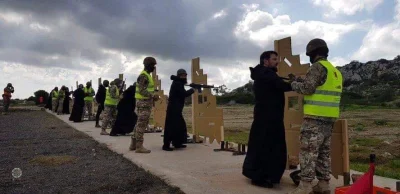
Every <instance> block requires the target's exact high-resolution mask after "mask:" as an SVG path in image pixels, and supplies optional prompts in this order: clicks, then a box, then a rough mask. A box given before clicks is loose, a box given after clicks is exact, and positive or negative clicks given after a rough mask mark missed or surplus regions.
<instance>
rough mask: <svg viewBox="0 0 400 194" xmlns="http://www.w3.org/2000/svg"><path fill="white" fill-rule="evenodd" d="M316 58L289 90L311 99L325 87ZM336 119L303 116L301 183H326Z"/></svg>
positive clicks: (325, 76) (329, 168) (320, 66)
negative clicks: (304, 75) (317, 89)
mask: <svg viewBox="0 0 400 194" xmlns="http://www.w3.org/2000/svg"><path fill="white" fill-rule="evenodd" d="M320 60H326V59H325V58H323V57H320V58H317V59H316V60H315V61H316V62H315V63H313V64H312V66H311V67H310V69H309V70H308V72H307V75H306V77H305V79H304V80H302V81H300V80H297V81H294V82H292V84H291V85H292V89H293V90H294V91H296V92H298V93H300V94H304V95H311V94H313V93H314V92H315V90H316V88H317V87H318V86H321V85H323V84H324V83H325V81H326V78H327V70H326V68H325V67H324V66H323V65H321V64H320V63H319V62H318V61H320ZM335 120H336V119H334V118H328V117H319V116H312V115H304V120H303V124H302V126H301V129H300V156H299V159H300V169H301V173H300V174H299V175H300V177H301V180H302V181H307V182H310V181H312V180H314V177H315V176H317V179H318V180H324V181H329V180H330V174H331V158H330V150H331V149H330V146H331V136H332V130H333V124H334V122H335Z"/></svg>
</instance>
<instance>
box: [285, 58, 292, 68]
mask: <svg viewBox="0 0 400 194" xmlns="http://www.w3.org/2000/svg"><path fill="white" fill-rule="evenodd" d="M284 61H285V62H286V64H288V65H289V67H291V66H292V63H291V62H290V61H289V60H288V59H287V58H285V59H284Z"/></svg>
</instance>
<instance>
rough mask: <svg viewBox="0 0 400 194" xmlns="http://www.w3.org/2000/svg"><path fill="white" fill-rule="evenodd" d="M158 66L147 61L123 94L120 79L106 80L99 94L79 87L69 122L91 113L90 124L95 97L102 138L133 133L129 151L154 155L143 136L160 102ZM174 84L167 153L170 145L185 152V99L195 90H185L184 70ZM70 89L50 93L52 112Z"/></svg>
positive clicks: (168, 114)
mask: <svg viewBox="0 0 400 194" xmlns="http://www.w3.org/2000/svg"><path fill="white" fill-rule="evenodd" d="M156 64H157V61H156V59H155V58H154V57H146V58H145V59H144V61H143V65H144V69H143V71H142V72H141V73H140V74H139V76H138V78H137V82H136V83H134V84H133V85H131V86H129V87H128V88H127V89H126V90H125V91H123V90H122V88H123V83H122V80H120V79H118V78H117V79H115V80H113V81H111V83H109V81H108V80H104V81H103V83H102V84H101V85H100V86H99V88H98V90H97V93H95V92H94V90H93V89H92V87H91V83H90V82H87V84H86V87H84V86H83V85H82V84H80V85H79V86H78V88H77V89H76V90H75V91H74V92H71V93H72V95H73V97H74V104H73V108H72V111H71V115H70V118H69V120H70V121H73V122H82V121H83V118H84V115H85V112H87V113H88V118H89V120H91V116H92V103H93V96H95V100H96V102H97V104H98V108H97V113H96V122H95V127H96V128H101V132H100V134H101V135H110V136H118V135H126V134H129V133H132V132H134V134H133V135H132V136H131V144H130V146H129V150H132V151H135V152H137V153H150V152H151V151H150V150H148V149H146V148H145V147H144V146H143V143H144V137H143V134H144V132H145V131H146V128H147V127H148V125H149V120H150V114H151V111H152V108H153V105H154V102H155V101H157V100H158V99H159V98H160V97H159V96H158V95H157V94H156V91H155V85H154V80H153V78H152V76H151V73H152V72H153V71H154V70H155V66H156ZM171 80H172V81H173V82H172V85H171V88H170V92H169V98H168V106H167V112H166V120H165V129H164V139H163V146H162V149H163V150H165V151H173V149H172V148H171V144H172V145H173V146H174V148H186V145H185V144H186V143H187V127H186V122H185V120H184V118H183V115H182V111H183V107H184V102H185V98H186V97H189V96H190V95H192V94H193V93H194V88H193V87H192V88H191V89H189V90H186V89H185V88H184V87H185V85H186V84H187V72H186V71H185V70H184V69H179V70H178V71H177V74H176V75H171ZM67 89H68V88H66V87H64V86H63V87H62V88H61V90H60V91H58V88H57V87H56V88H54V90H53V91H51V97H52V98H51V100H52V101H51V102H52V103H48V106H53V107H54V108H53V109H52V108H51V107H50V108H49V109H51V110H53V112H57V113H59V112H58V111H57V110H59V109H57V107H58V104H60V103H61V101H62V99H65V100H64V104H65V101H66V99H67V97H69V95H70V93H69V92H65V90H67ZM68 102H69V101H68ZM62 113H63V112H61V113H60V114H62ZM101 114H102V122H101V125H100V116H101ZM107 128H111V131H110V133H108V132H107V131H106V129H107Z"/></svg>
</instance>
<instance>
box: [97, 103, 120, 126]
mask: <svg viewBox="0 0 400 194" xmlns="http://www.w3.org/2000/svg"><path fill="white" fill-rule="evenodd" d="M116 119H117V107H116V106H107V105H105V106H104V111H103V120H102V121H101V129H103V130H106V129H107V126H109V125H111V128H112V127H113V126H114V124H115V120H116Z"/></svg>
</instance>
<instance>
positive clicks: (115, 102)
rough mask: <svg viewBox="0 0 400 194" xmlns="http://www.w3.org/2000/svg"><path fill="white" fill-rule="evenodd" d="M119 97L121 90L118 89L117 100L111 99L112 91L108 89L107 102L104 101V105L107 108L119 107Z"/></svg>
mask: <svg viewBox="0 0 400 194" xmlns="http://www.w3.org/2000/svg"><path fill="white" fill-rule="evenodd" d="M118 96H119V89H118V88H117V98H113V97H111V94H110V89H109V88H107V89H106V100H105V101H104V105H107V106H117V105H118Z"/></svg>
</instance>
